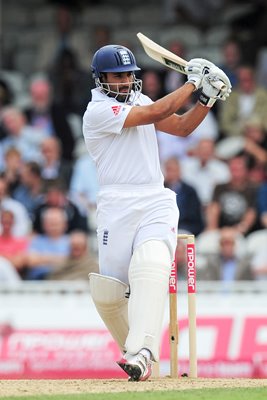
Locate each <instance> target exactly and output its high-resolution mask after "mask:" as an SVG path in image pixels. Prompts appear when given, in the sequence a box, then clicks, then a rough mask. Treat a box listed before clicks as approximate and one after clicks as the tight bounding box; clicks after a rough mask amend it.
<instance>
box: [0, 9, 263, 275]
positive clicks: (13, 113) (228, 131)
mask: <svg viewBox="0 0 267 400" xmlns="http://www.w3.org/2000/svg"><path fill="white" fill-rule="evenodd" d="M167 3H168V2H167ZM170 3H171V2H170ZM178 3H180V2H178ZM182 3H183V2H182ZM177 10H178V8H177ZM179 11H180V12H181V9H179ZM71 22H72V20H71V11H70V9H67V8H66V7H62V6H59V7H58V20H57V25H55V32H49V33H48V35H47V37H46V40H44V41H43V42H42V46H41V45H40V49H39V50H40V53H39V55H36V64H38V68H39V71H40V72H41V73H42V74H41V75H40V74H38V75H37V76H34V77H32V79H30V80H29V85H28V93H27V95H28V98H29V102H28V103H27V104H26V105H25V106H18V105H17V103H16V99H15V93H12V88H11V87H10V86H9V83H8V80H5V79H4V78H3V77H1V76H0V78H1V79H0V282H1V281H17V280H43V279H46V280H51V279H55V280H58V279H86V278H87V275H88V273H89V272H90V271H97V268H98V266H97V262H96V256H97V254H96V253H97V248H96V245H95V222H94V217H95V205H96V193H97V180H96V174H95V169H94V165H93V163H92V160H91V159H90V157H89V155H88V154H87V152H86V149H85V148H84V145H83V140H82V133H81V119H82V115H83V112H84V110H85V107H86V104H87V102H88V101H89V100H90V89H91V88H92V87H93V82H92V79H91V77H90V71H89V68H87V70H86V69H85V61H84V58H85V56H86V63H87V65H89V64H90V53H89V52H88V51H87V50H88V49H85V48H82V45H83V44H84V43H85V41H84V40H80V34H79V32H78V31H73V30H72V27H71ZM55 36H57V37H58V40H57V41H55V40H54V38H55ZM97 39H98V40H97ZM121 40H122V41H123V38H122V39H121ZM110 41H111V38H110V32H109V30H108V28H107V29H105V27H98V32H97V35H96V40H95V43H94V46H95V47H98V46H101V45H103V44H109V43H110ZM121 44H126V45H127V43H123V42H121ZM94 46H92V49H93V47H94ZM169 49H170V50H172V51H173V52H177V54H179V55H180V56H181V55H182V56H184V57H185V58H186V57H187V54H186V46H185V45H184V43H183V42H182V41H179V40H176V41H171V42H170V43H169ZM222 57H223V60H222V63H221V65H220V67H221V68H222V69H224V70H225V72H226V73H227V74H228V76H229V78H230V80H231V82H232V85H233V91H232V94H231V96H230V97H229V99H228V100H227V101H226V102H225V103H222V102H220V103H219V102H217V103H216V105H215V107H214V108H213V109H212V110H211V112H210V113H209V114H208V116H207V117H206V118H205V120H204V121H203V122H202V123H201V124H200V126H199V127H198V128H197V129H196V130H195V131H194V132H193V133H192V134H191V135H190V136H189V137H188V138H179V137H175V136H171V135H166V134H164V133H162V132H157V135H158V143H159V154H160V160H161V163H162V170H163V173H164V178H165V185H166V186H167V187H169V188H171V189H172V190H174V191H175V192H176V193H177V205H178V207H179V209H180V225H179V228H180V229H181V230H183V231H185V232H188V233H193V234H194V235H196V238H197V241H198V240H199V249H198V250H199V254H201V255H202V256H204V258H205V262H204V263H203V268H200V271H199V278H200V279H214V280H216V279H218V280H225V281H229V280H238V279H239V280H241V279H244V280H247V279H263V278H265V279H266V278H267V254H266V250H264V249H262V248H261V247H260V245H259V247H258V248H256V249H254V251H251V252H248V251H246V250H247V246H246V241H247V242H248V241H249V239H250V236H251V235H253V233H255V232H261V233H262V235H265V236H266V237H267V235H266V232H267V112H266V110H267V89H266V85H265V86H264V84H263V83H262V82H258V80H257V74H256V66H255V65H251V64H249V65H248V64H247V63H245V62H244V60H245V58H244V52H242V46H241V45H240V43H239V42H238V40H236V38H235V37H234V36H233V35H232V36H229V37H228V38H227V40H226V41H225V43H224V46H223V48H222ZM137 62H138V59H137ZM141 78H142V79H143V92H144V93H145V94H147V95H148V96H150V97H151V98H152V100H156V99H158V98H159V97H161V96H163V95H165V94H167V93H168V92H169V91H171V90H174V89H175V88H177V87H179V86H181V85H182V84H183V83H184V81H185V76H183V75H180V74H177V73H175V72H173V71H170V70H164V69H161V70H159V69H152V68H145V69H144V70H143V71H142V73H141ZM195 95H196V94H194V96H193V97H192V99H191V100H190V101H189V102H188V104H184V106H183V107H184V110H186V109H188V108H189V107H190V105H191V101H192V102H194V101H195V99H196V98H195ZM74 122H75V123H74ZM212 235H213V236H212ZM210 238H215V242H214V241H213V240H210ZM240 240H241V242H242V243H243V246H241V247H242V251H240V246H239V244H240ZM203 241H206V243H208V249H207V248H206V249H204V250H203V251H202V249H203V248H202V245H201V243H203ZM197 243H198V242H197ZM214 243H215V244H214ZM266 244H267V239H266ZM204 247H205V246H204ZM251 247H252V246H251ZM266 248H267V246H265V249H266ZM237 249H238V250H237ZM177 250H178V253H177V254H178V255H177V263H178V267H180V268H181V269H182V268H183V265H184V263H185V260H184V253H185V252H184V249H183V245H182V243H178V247H177ZM258 250H259V251H258Z"/></svg>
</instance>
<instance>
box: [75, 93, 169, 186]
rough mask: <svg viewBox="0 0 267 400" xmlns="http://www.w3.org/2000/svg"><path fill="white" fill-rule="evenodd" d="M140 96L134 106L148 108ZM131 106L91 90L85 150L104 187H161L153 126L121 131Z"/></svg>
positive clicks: (86, 118)
mask: <svg viewBox="0 0 267 400" xmlns="http://www.w3.org/2000/svg"><path fill="white" fill-rule="evenodd" d="M151 103H152V100H151V99H149V98H148V97H147V96H145V95H143V94H141V95H140V97H139V98H138V99H137V100H136V102H135V104H134V105H136V106H137V105H141V106H142V105H149V104H151ZM132 106H133V105H129V104H125V103H120V102H118V101H117V100H115V99H114V98H111V97H108V96H106V95H105V94H103V93H101V91H100V89H98V88H97V89H93V90H92V101H91V102H90V103H89V104H88V107H87V110H86V111H85V113H84V116H83V135H84V139H85V143H86V147H87V149H88V152H89V154H90V156H91V157H92V159H93V160H94V162H95V164H96V168H97V177H98V182H99V185H100V187H101V186H104V185H124V184H127V185H147V184H153V185H155V184H156V185H157V184H160V185H163V174H162V172H161V169H160V163H159V154H158V144H157V138H156V131H155V127H154V124H150V125H140V126H137V127H133V128H123V124H124V121H125V119H126V118H127V115H128V113H129V112H130V110H131V108H132Z"/></svg>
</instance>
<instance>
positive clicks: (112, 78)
mask: <svg viewBox="0 0 267 400" xmlns="http://www.w3.org/2000/svg"><path fill="white" fill-rule="evenodd" d="M105 79H106V81H105V83H106V84H107V86H108V89H109V90H110V94H109V95H110V96H111V97H116V99H117V100H118V101H121V102H124V101H125V100H126V99H127V98H128V96H129V94H130V93H131V90H132V87H133V82H134V74H133V73H132V72H116V73H113V72H108V73H107V74H106V77H105Z"/></svg>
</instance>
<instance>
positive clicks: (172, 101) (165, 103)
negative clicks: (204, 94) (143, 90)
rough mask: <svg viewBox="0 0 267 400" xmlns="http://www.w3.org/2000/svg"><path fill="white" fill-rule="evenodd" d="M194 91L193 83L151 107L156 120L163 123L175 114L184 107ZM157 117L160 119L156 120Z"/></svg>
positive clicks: (185, 85)
mask: <svg viewBox="0 0 267 400" xmlns="http://www.w3.org/2000/svg"><path fill="white" fill-rule="evenodd" d="M194 90H195V86H194V85H193V84H191V83H187V84H184V85H183V86H182V87H180V88H179V89H177V90H175V91H174V92H172V93H169V94H167V95H166V96H164V97H162V98H161V99H159V100H157V101H155V103H153V104H152V105H151V106H150V107H151V110H152V113H153V114H154V116H155V117H154V120H158V121H161V120H163V119H164V118H167V117H169V116H171V115H172V114H174V113H175V112H176V111H177V110H179V109H180V108H181V107H182V106H183V104H184V103H185V102H186V101H187V100H188V98H189V97H190V96H191V94H192V93H193V91H194ZM157 115H158V118H156V116H157Z"/></svg>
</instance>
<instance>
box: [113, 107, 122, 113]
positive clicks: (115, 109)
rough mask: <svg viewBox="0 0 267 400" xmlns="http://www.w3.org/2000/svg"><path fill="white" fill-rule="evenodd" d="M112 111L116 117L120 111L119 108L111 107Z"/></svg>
mask: <svg viewBox="0 0 267 400" xmlns="http://www.w3.org/2000/svg"><path fill="white" fill-rule="evenodd" d="M111 108H112V111H113V112H114V114H115V115H118V114H119V112H120V109H121V106H112V107H111Z"/></svg>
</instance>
